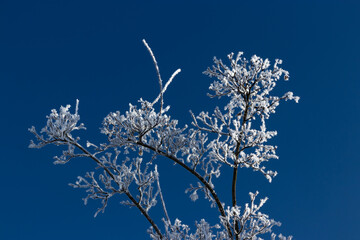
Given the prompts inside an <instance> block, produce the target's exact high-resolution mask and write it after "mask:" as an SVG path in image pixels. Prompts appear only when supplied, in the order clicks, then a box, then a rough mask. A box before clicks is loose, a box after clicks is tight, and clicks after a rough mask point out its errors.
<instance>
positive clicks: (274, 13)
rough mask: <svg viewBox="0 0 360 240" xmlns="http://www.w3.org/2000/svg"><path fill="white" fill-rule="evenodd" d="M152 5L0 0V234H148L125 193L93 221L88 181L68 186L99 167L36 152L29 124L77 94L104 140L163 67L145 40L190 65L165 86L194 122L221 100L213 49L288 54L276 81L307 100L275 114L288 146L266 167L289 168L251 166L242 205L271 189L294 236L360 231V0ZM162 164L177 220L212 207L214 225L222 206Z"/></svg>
mask: <svg viewBox="0 0 360 240" xmlns="http://www.w3.org/2000/svg"><path fill="white" fill-rule="evenodd" d="M125 2H126V3H125ZM150 2H155V1H92V0H86V1H77V0H72V1H57V0H46V1H45V0H44V1H37V0H33V1H19V0H1V1H0V81H1V88H0V91H1V94H0V100H1V101H0V102H1V118H0V122H1V123H0V128H1V136H2V137H1V139H0V141H1V145H0V146H1V152H2V155H1V168H0V171H1V174H0V189H1V190H0V191H1V197H0V206H1V213H0V239H4V240H7V239H11V240H12V239H15V240H17V239H19V240H22V239H36V240H48V239H52V240H57V239H89V240H91V239H104V240H105V239H147V238H148V237H147V234H146V229H147V227H148V223H147V222H146V220H145V219H144V218H143V217H142V216H141V215H140V214H139V212H138V210H137V209H128V208H127V207H124V206H121V205H120V204H119V200H120V199H119V198H115V199H112V201H111V202H110V204H109V206H108V208H107V210H106V212H105V214H100V215H99V216H98V217H97V218H93V214H94V212H95V210H96V208H97V207H98V206H99V202H96V201H91V202H90V203H89V204H88V205H87V206H84V205H83V202H82V201H81V198H82V197H84V196H85V193H84V191H82V190H76V189H72V188H71V187H69V186H68V185H67V184H68V183H69V182H74V180H75V179H76V177H77V176H78V175H83V174H84V173H85V172H86V171H89V170H91V169H92V164H91V163H90V162H88V161H86V160H85V159H77V160H75V161H73V162H72V163H70V164H68V165H65V166H54V165H53V164H52V156H54V155H56V154H59V152H60V149H59V148H56V147H47V148H45V149H42V150H33V149H28V148H27V145H28V143H29V140H30V139H31V138H32V136H31V134H30V133H28V132H27V128H28V127H30V126H32V125H35V126H37V128H41V127H42V126H43V125H44V124H45V115H47V114H49V112H50V110H51V109H52V108H58V107H59V106H60V105H66V104H72V105H74V104H75V100H76V99H77V98H78V99H80V115H81V119H82V122H84V123H85V125H86V127H87V128H88V130H87V131H86V132H83V133H81V136H82V137H83V138H82V139H83V140H85V139H88V140H91V141H93V142H104V141H105V138H104V136H102V135H101V134H100V133H99V131H98V129H99V127H100V126H101V121H102V119H103V117H105V116H106V114H107V113H109V112H110V111H115V110H120V111H125V110H127V108H128V103H129V102H131V103H136V101H137V100H138V99H139V98H140V97H143V98H145V99H149V100H152V99H154V97H155V96H156V95H157V93H158V85H157V80H156V73H155V70H154V67H153V64H152V61H151V58H150V57H149V54H148V52H147V51H146V49H145V47H144V46H143V44H142V43H141V40H142V39H143V38H145V39H146V40H147V41H148V43H149V44H150V45H151V47H152V49H153V51H154V52H155V54H156V57H157V59H158V62H159V65H160V69H161V72H162V75H163V77H164V78H167V77H169V76H170V74H171V73H172V72H173V71H174V70H175V69H176V68H181V69H182V72H181V74H180V75H179V76H178V77H177V78H176V79H175V80H174V82H173V83H172V85H171V86H170V88H169V89H168V91H167V93H166V95H165V101H166V103H167V104H169V105H171V112H170V114H171V115H172V116H173V117H174V118H178V119H179V121H180V125H184V124H188V123H189V121H190V117H189V114H188V110H189V109H192V110H193V111H194V112H199V111H200V110H202V109H205V110H211V109H212V108H213V107H214V106H215V105H216V104H217V101H215V100H210V99H209V98H207V97H206V92H207V88H208V86H209V84H210V82H211V80H210V79H209V78H207V77H206V76H204V75H202V71H204V70H205V69H206V67H207V66H210V65H211V64H212V57H213V56H217V57H219V58H223V59H225V58H226V55H227V54H228V53H230V52H237V51H244V52H245V55H246V56H247V57H250V56H251V55H252V54H257V55H259V56H261V57H267V58H269V59H271V60H274V59H275V58H281V59H283V60H284V64H283V67H284V68H285V69H287V70H289V71H290V81H289V82H282V83H281V84H279V85H278V91H279V92H286V91H288V90H291V91H294V92H295V93H296V95H298V96H300V97H301V99H300V103H299V104H295V103H289V102H286V103H284V104H282V105H281V106H280V107H279V108H278V111H277V114H276V115H274V116H273V117H272V118H271V120H270V121H269V129H274V130H277V131H278V136H277V137H276V138H274V139H273V141H272V143H273V144H275V145H278V146H279V148H278V153H279V156H280V159H279V160H274V161H273V162H272V163H271V164H269V166H270V168H271V169H275V170H277V171H278V172H279V175H278V176H277V177H276V178H275V179H274V181H273V183H271V184H269V183H268V182H267V181H266V180H265V178H264V177H263V176H261V175H260V174H259V173H254V172H252V171H250V170H247V169H243V170H241V171H240V173H239V174H240V177H239V196H240V199H239V201H240V202H244V201H248V197H247V192H249V191H253V192H254V191H256V190H259V191H260V193H261V196H269V198H270V200H269V201H268V202H267V204H266V206H265V207H264V210H263V211H264V212H266V213H269V214H270V216H271V217H272V218H275V219H276V220H279V221H281V222H282V223H283V225H282V226H281V228H276V229H275V230H276V232H282V233H284V234H287V235H290V234H291V235H294V236H295V239H307V240H313V239H327V240H332V239H334V240H335V239H354V240H355V239H359V233H358V228H359V226H360V221H359V216H360V210H359V202H360V192H359V182H360V177H359V167H360V163H359V160H360V159H359V154H358V152H357V151H358V150H359V147H360V140H359V137H358V136H359V135H360V128H359V122H360V111H359V110H360V99H359V96H360V81H359V80H360V71H359V67H360V57H359V56H360V47H359V46H360V44H359V43H360V32H359V24H360V17H359V16H360V15H359V13H360V4H359V2H358V1H331V0H327V1H240V0H238V1H225V0H224V1H209V0H207V1H156V2H157V3H150ZM170 2H172V3H170ZM195 2H196V3H195ZM158 164H159V168H160V171H161V177H162V178H163V179H169V177H171V176H172V180H173V181H172V180H167V181H165V182H164V183H163V190H164V195H165V196H164V197H165V198H166V199H167V200H168V201H169V202H170V203H169V213H170V215H171V217H172V218H173V219H174V218H175V217H179V218H180V219H182V220H183V221H184V222H185V223H187V224H189V225H190V226H192V224H193V222H194V221H195V220H200V219H201V218H203V217H207V216H209V217H208V219H209V220H210V221H212V222H215V221H216V210H215V209H210V208H208V203H207V202H206V201H198V202H196V203H193V202H191V201H190V200H189V199H188V197H187V196H186V195H185V194H184V189H185V188H186V187H187V186H188V184H189V182H194V181H195V179H193V178H192V177H191V176H190V175H188V174H187V173H183V172H182V171H181V170H179V169H178V168H176V167H175V166H172V165H171V164H170V163H169V162H167V161H165V160H164V159H162V160H159V163H158ZM224 169H225V168H224ZM226 173H227V172H226V171H224V173H223V175H222V180H220V181H218V182H217V184H218V188H217V189H218V191H220V192H223V194H229V193H230V184H229V183H230V181H229V180H230V176H229V175H227V174H226ZM224 199H225V200H226V201H228V200H230V197H224ZM225 200H224V201H225ZM214 213H215V214H214ZM154 215H155V216H156V217H157V216H158V215H157V213H156V210H155V211H154Z"/></svg>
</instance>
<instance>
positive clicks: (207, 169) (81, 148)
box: [29, 40, 299, 240]
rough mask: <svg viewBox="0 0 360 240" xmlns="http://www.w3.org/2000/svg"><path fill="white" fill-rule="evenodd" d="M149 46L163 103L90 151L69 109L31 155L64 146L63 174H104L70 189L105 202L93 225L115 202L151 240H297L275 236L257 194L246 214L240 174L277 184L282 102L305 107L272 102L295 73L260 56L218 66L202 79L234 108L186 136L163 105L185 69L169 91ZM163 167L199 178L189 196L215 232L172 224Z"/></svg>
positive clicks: (203, 117)
mask: <svg viewBox="0 0 360 240" xmlns="http://www.w3.org/2000/svg"><path fill="white" fill-rule="evenodd" d="M143 43H144V44H145V46H146V48H147V50H148V51H149V53H150V55H151V57H152V60H153V62H154V65H155V69H156V72H157V78H158V82H159V86H160V90H159V94H158V96H157V98H156V99H155V100H152V101H147V100H144V99H142V98H140V100H139V101H138V103H137V104H129V109H128V110H127V111H125V112H123V113H121V112H119V111H117V112H111V113H109V114H108V115H107V116H106V117H105V119H104V121H103V123H102V128H101V132H102V133H103V134H105V135H106V137H107V142H106V143H99V144H95V143H91V142H89V141H87V142H86V144H83V143H82V142H81V141H80V138H79V137H77V136H76V135H75V132H76V131H75V130H85V126H84V124H83V123H80V122H79V121H80V115H79V110H78V106H79V101H78V100H77V101H76V107H75V112H74V113H71V111H70V105H67V106H66V107H63V106H61V107H60V109H59V111H57V110H55V109H53V110H52V111H51V113H50V115H49V116H47V123H46V126H45V127H43V128H42V129H41V131H40V133H39V132H37V131H36V129H35V127H31V128H30V129H29V131H30V132H31V133H33V134H34V136H35V138H36V141H31V143H30V145H29V147H30V148H42V147H44V146H46V145H49V144H54V145H57V146H64V147H65V150H64V151H63V152H62V154H61V155H60V156H55V157H54V159H55V161H54V163H55V164H65V163H67V162H68V161H70V160H71V159H73V158H78V157H83V158H84V157H85V158H88V159H90V160H92V161H94V162H95V163H96V166H97V167H96V168H95V169H94V171H92V172H88V173H86V175H85V176H79V177H78V179H77V181H76V182H75V183H72V184H70V185H71V186H72V187H74V188H82V189H85V190H86V193H87V196H86V198H85V199H84V202H85V204H86V202H87V201H88V200H89V199H99V200H100V201H101V207H100V208H99V209H98V210H97V211H96V213H95V216H96V215H97V214H98V213H99V212H104V210H105V208H106V206H107V203H108V201H109V200H110V198H111V197H113V196H114V195H122V196H123V199H124V200H123V202H122V204H123V205H126V206H133V207H136V208H137V209H138V210H139V211H140V212H141V213H142V215H143V216H144V217H145V218H146V219H147V221H148V222H149V225H150V227H149V228H148V234H149V236H150V238H151V239H153V240H160V239H164V240H165V239H167V240H170V239H171V240H175V239H178V240H180V239H187V240H190V239H192V240H195V239H203V240H210V239H217V240H225V239H226V240H230V239H236V240H240V239H241V240H243V239H244V240H245V239H252V240H255V239H256V240H260V239H263V238H267V239H272V240H275V239H281V240H290V239H291V238H292V237H291V236H290V237H285V236H283V235H282V234H275V233H273V227H274V226H279V225H280V223H279V222H277V221H275V220H273V219H271V218H270V217H269V216H268V215H267V214H265V213H262V212H261V211H260V209H261V207H262V206H263V205H264V204H265V202H266V201H267V198H263V199H257V197H258V194H259V193H258V192H255V193H251V192H250V193H249V197H250V198H249V202H248V203H244V200H242V201H241V204H239V201H238V199H237V196H236V193H237V189H236V184H237V174H238V170H239V168H249V169H252V170H253V171H255V172H259V173H261V175H263V176H264V177H265V178H266V179H267V181H269V182H271V181H272V179H273V178H274V177H275V176H276V175H277V172H276V171H273V170H268V169H267V168H266V167H265V163H266V162H268V161H269V160H271V159H277V158H278V156H277V155H276V146H274V145H270V144H268V140H270V139H271V138H273V137H274V136H276V134H277V132H276V131H271V130H267V128H266V121H267V120H268V119H269V117H270V115H271V114H273V113H275V110H276V108H277V106H278V105H279V104H280V102H281V101H282V100H285V101H287V100H294V101H295V102H298V100H299V97H296V96H294V95H293V93H292V92H287V93H285V94H284V95H283V96H274V95H271V93H272V90H273V89H274V88H275V86H276V83H277V81H278V80H280V79H281V78H283V79H284V80H285V81H287V80H288V79H289V73H288V72H287V71H286V70H284V69H282V68H281V67H280V65H281V63H282V61H281V60H278V59H277V60H275V63H274V64H273V65H271V63H270V61H269V60H268V59H262V58H260V57H258V56H256V55H254V56H252V57H251V58H250V59H249V60H248V59H246V58H245V57H243V53H242V52H239V53H238V54H236V55H235V54H233V53H231V54H229V55H228V56H227V57H228V61H229V63H228V64H227V63H224V62H223V61H222V60H220V59H217V58H214V65H213V66H212V67H210V68H208V69H207V70H206V71H205V72H204V74H206V75H208V76H209V77H211V78H214V79H215V80H214V81H213V82H212V83H211V84H210V87H209V89H210V93H209V94H208V95H209V97H211V98H226V104H225V105H224V106H221V107H216V108H215V109H214V111H213V113H208V112H200V113H198V114H196V113H193V112H191V111H190V114H191V116H192V122H191V124H189V125H190V126H188V125H181V126H179V124H178V121H177V120H175V119H172V118H171V117H170V115H169V106H166V105H165V103H164V100H163V95H164V93H165V92H166V89H167V88H168V86H169V84H170V83H171V82H172V80H173V79H174V77H175V76H176V75H177V74H178V73H179V72H180V69H178V70H176V71H175V72H174V73H173V75H172V76H171V77H170V79H169V80H168V81H167V82H166V83H165V85H163V80H162V78H161V75H160V70H159V67H158V64H157V61H156V59H155V56H154V54H153V52H152V50H151V48H150V47H149V46H148V44H147V43H146V41H145V40H143ZM160 157H161V158H167V159H168V161H172V162H174V163H175V165H176V167H178V168H182V169H183V170H184V171H187V172H189V173H190V174H191V175H193V180H194V181H195V182H194V184H193V185H190V186H189V188H188V189H186V191H185V192H186V193H188V194H189V195H190V198H191V200H193V201H196V200H197V199H198V198H199V193H201V195H202V196H204V197H205V198H206V199H207V200H208V201H209V207H214V208H212V209H213V211H217V213H218V214H219V220H218V221H219V222H218V224H216V225H213V226H212V225H210V224H209V223H208V222H207V221H206V220H205V218H204V216H198V219H201V220H200V221H198V222H196V223H195V225H194V226H193V227H192V228H190V227H189V226H188V225H186V224H184V223H182V222H181V220H179V219H177V218H174V217H172V216H169V214H168V212H167V209H166V202H165V201H164V197H163V192H162V190H161V187H160V186H161V185H160V174H159V172H158V168H157V161H156V159H157V158H160ZM159 164H160V163H159ZM221 167H223V168H224V167H226V168H232V172H233V176H232V182H229V187H230V186H231V192H229V194H231V199H232V202H229V203H226V202H223V201H222V196H219V195H218V193H217V192H216V186H215V184H214V182H213V179H214V178H219V177H221V171H220V168H221ZM172 180H174V179H172ZM229 189H230V188H229ZM156 204H160V206H161V207H162V209H163V213H164V217H163V219H162V221H161V222H156V221H155V220H154V219H153V218H152V217H151V211H150V209H151V208H152V207H154V206H155V205H156Z"/></svg>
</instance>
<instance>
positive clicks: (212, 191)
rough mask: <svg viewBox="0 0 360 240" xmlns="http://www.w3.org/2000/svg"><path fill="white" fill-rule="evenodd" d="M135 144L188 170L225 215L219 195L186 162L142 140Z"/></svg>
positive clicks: (228, 228) (222, 214) (229, 230)
mask: <svg viewBox="0 0 360 240" xmlns="http://www.w3.org/2000/svg"><path fill="white" fill-rule="evenodd" d="M136 144H138V145H139V146H143V147H146V148H148V149H150V150H152V151H154V152H156V153H158V154H159V155H161V156H164V157H167V158H169V159H171V160H172V161H174V162H176V163H177V164H179V165H180V166H181V167H183V168H185V169H186V170H187V171H188V172H190V173H191V174H193V175H194V176H195V177H196V178H197V179H199V180H200V182H201V183H202V184H204V186H205V187H206V189H208V190H209V192H210V193H211V195H212V197H213V198H214V200H215V202H216V205H217V206H218V209H219V211H220V214H221V216H222V217H226V215H225V210H224V207H223V205H222V204H221V202H220V199H219V197H218V196H217V194H216V192H215V190H214V189H213V188H212V187H211V186H210V184H209V183H208V182H207V181H206V180H205V179H204V178H203V177H202V176H201V175H200V174H199V173H197V172H196V171H195V170H193V169H192V168H190V167H188V166H187V165H186V164H184V163H183V162H182V161H181V160H179V159H178V158H176V157H175V156H173V155H169V154H167V153H166V152H164V151H161V150H159V149H156V148H154V147H152V146H150V145H147V144H145V143H143V142H139V141H138V142H136ZM226 228H227V231H228V234H229V237H230V238H232V232H231V229H230V226H229V225H228V224H227V226H226Z"/></svg>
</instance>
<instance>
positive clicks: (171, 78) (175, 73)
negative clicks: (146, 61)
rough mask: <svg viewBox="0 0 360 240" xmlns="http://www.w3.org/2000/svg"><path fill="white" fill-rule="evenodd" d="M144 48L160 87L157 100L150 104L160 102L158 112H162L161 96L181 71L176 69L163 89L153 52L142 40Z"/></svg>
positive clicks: (162, 101)
mask: <svg viewBox="0 0 360 240" xmlns="http://www.w3.org/2000/svg"><path fill="white" fill-rule="evenodd" d="M142 41H143V43H144V45H145V47H146V48H147V50H148V51H149V53H150V55H151V58H152V60H153V62H154V65H155V69H156V73H157V76H158V81H159V86H160V93H159V95H158V96H157V98H156V99H155V100H154V101H153V102H152V105H154V104H156V103H157V102H158V101H159V100H160V112H162V109H163V106H164V99H163V95H164V93H165V91H166V89H167V87H168V86H169V85H170V83H171V82H172V80H173V79H174V78H175V76H176V75H178V74H179V73H180V72H181V69H180V68H179V69H177V70H176V71H175V72H174V73H173V74H172V75H171V77H170V78H169V80H168V81H167V82H166V84H165V87H164V88H163V84H162V79H161V74H160V69H159V66H158V63H157V61H156V58H155V55H154V53H153V51H152V50H151V48H150V46H149V44H148V43H147V42H146V41H145V39H143V40H142Z"/></svg>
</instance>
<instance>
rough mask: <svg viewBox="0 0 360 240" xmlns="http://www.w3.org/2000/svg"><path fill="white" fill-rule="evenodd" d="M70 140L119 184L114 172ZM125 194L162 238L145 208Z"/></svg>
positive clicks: (126, 192)
mask: <svg viewBox="0 0 360 240" xmlns="http://www.w3.org/2000/svg"><path fill="white" fill-rule="evenodd" d="M69 139H70V140H71V141H70V143H71V144H73V145H74V146H76V147H77V148H78V149H80V150H81V151H82V152H83V153H85V154H86V155H87V156H88V157H90V158H91V159H92V160H94V161H95V162H96V163H97V164H98V165H99V166H100V167H101V168H103V169H104V170H105V171H106V173H107V174H109V176H110V177H111V178H112V179H113V180H114V181H115V183H116V184H117V185H118V186H119V183H118V182H117V181H116V178H115V176H114V174H113V173H112V172H111V171H110V170H109V169H108V168H107V167H106V166H104V164H102V163H101V161H100V160H99V159H98V158H97V157H95V156H94V155H93V154H91V153H90V152H89V151H88V150H86V149H85V148H84V147H83V146H81V145H80V144H79V143H77V142H75V141H74V140H73V139H71V138H69ZM124 192H125V194H126V196H127V197H128V198H129V199H130V201H131V202H132V203H133V204H134V205H135V206H136V207H137V208H138V209H139V210H140V212H141V213H142V214H143V215H144V216H145V218H146V219H147V220H148V221H149V223H150V224H151V226H152V227H153V228H154V229H155V232H156V233H157V234H158V235H159V236H160V238H161V239H163V236H162V234H161V232H160V230H159V228H158V226H157V225H156V224H155V222H154V221H153V220H152V219H151V217H150V216H149V214H148V213H147V212H146V211H145V209H144V208H143V207H142V206H141V205H140V204H139V203H138V202H137V201H136V200H135V199H134V198H133V197H132V195H131V194H130V193H129V192H128V191H127V190H126V191H124Z"/></svg>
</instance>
